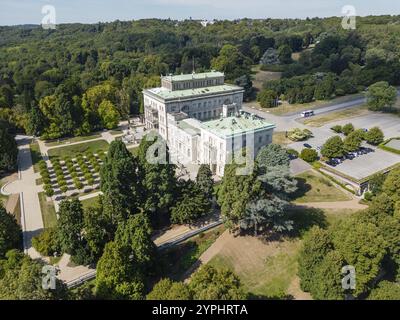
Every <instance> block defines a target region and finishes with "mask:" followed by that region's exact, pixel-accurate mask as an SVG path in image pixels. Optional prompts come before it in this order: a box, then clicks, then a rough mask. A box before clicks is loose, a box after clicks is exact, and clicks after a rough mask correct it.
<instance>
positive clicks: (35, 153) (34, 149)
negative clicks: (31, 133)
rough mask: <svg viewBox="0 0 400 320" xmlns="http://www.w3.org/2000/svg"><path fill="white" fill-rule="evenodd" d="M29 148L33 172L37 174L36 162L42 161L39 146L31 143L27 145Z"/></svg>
mask: <svg viewBox="0 0 400 320" xmlns="http://www.w3.org/2000/svg"><path fill="white" fill-rule="evenodd" d="M29 148H30V149H31V157H32V164H33V171H34V172H39V166H38V162H39V161H40V160H42V155H41V154H40V148H39V144H38V143H37V142H33V143H31V144H30V145H29Z"/></svg>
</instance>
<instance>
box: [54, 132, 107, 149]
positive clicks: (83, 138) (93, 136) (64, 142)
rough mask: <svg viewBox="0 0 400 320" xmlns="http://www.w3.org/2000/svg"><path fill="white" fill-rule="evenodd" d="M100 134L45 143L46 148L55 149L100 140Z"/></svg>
mask: <svg viewBox="0 0 400 320" xmlns="http://www.w3.org/2000/svg"><path fill="white" fill-rule="evenodd" d="M100 137H101V134H99V133H94V134H89V135H86V136H79V137H73V138H66V139H58V140H55V141H54V140H53V141H49V142H46V146H47V147H55V146H61V145H68V144H69V143H73V142H81V141H86V140H91V139H96V138H100Z"/></svg>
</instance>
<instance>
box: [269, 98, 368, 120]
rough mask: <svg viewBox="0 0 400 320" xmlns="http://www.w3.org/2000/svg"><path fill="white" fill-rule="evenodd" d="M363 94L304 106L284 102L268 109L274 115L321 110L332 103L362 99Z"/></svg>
mask: <svg viewBox="0 0 400 320" xmlns="http://www.w3.org/2000/svg"><path fill="white" fill-rule="evenodd" d="M362 96H363V94H361V93H357V94H352V95H348V96H344V97H338V98H335V99H332V100H322V101H321V100H319V101H314V102H311V103H304V104H289V103H287V102H286V101H284V102H283V103H282V104H281V105H280V106H278V107H276V108H270V109H268V110H269V111H270V112H271V113H272V114H275V115H284V114H287V113H293V112H299V113H300V112H301V111H304V110H309V109H311V110H312V109H316V108H321V107H324V106H327V105H331V104H334V103H343V102H346V101H349V100H352V99H355V98H360V97H362Z"/></svg>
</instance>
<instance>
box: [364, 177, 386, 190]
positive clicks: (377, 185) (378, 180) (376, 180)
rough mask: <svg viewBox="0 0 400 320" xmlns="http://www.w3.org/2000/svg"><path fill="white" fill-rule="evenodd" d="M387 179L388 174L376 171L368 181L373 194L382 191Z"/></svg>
mask: <svg viewBox="0 0 400 320" xmlns="http://www.w3.org/2000/svg"><path fill="white" fill-rule="evenodd" d="M385 180H386V175H384V174H382V173H376V174H374V175H373V176H372V178H371V179H370V180H369V181H368V187H369V190H370V191H371V192H372V194H373V195H377V194H379V193H381V192H382V187H383V183H384V182H385Z"/></svg>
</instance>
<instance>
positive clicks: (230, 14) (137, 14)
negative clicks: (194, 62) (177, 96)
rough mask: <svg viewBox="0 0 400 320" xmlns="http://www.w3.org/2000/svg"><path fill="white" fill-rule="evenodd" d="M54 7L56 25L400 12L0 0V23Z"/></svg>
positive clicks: (251, 2) (36, 16) (299, 3)
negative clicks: (148, 19) (343, 11)
mask: <svg viewBox="0 0 400 320" xmlns="http://www.w3.org/2000/svg"><path fill="white" fill-rule="evenodd" d="M45 5H52V6H54V8H55V13H56V15H55V16H56V23H57V24H58V23H70V22H82V23H96V22H99V21H101V22H106V21H114V20H117V19H118V20H133V19H142V18H171V19H179V20H180V19H187V18H190V17H192V18H193V19H207V20H211V19H237V18H244V17H247V18H306V17H327V16H341V15H342V7H343V6H345V5H352V6H354V7H355V9H356V13H357V15H362V16H365V15H381V14H400V1H398V0H379V1H377V0H0V25H16V24H41V22H42V19H43V17H44V16H45V14H43V13H42V8H43V6H45Z"/></svg>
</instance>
